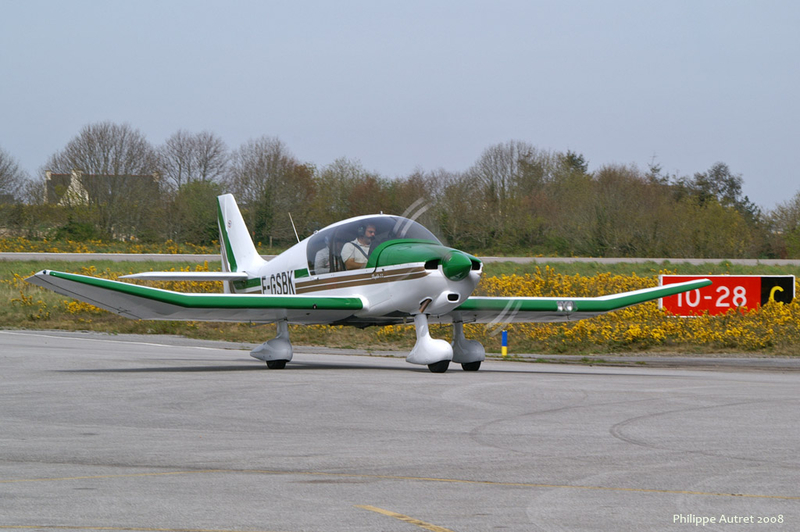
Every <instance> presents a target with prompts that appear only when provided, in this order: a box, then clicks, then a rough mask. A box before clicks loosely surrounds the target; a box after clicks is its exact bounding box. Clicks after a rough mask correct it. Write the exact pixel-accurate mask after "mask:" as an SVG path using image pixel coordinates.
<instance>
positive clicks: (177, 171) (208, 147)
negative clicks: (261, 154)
mask: <svg viewBox="0 0 800 532" xmlns="http://www.w3.org/2000/svg"><path fill="white" fill-rule="evenodd" d="M158 154H159V157H160V159H161V168H162V172H163V175H164V179H165V181H166V183H168V184H169V186H170V187H172V188H174V189H178V188H180V187H181V186H183V185H184V184H186V183H190V182H192V181H219V180H221V179H222V177H223V176H224V175H225V171H226V169H227V165H228V147H227V146H226V145H225V142H223V141H222V139H220V138H219V137H217V136H216V135H214V134H213V133H210V132H208V131H202V132H200V133H197V134H191V133H189V132H187V131H184V130H183V129H181V130H178V131H177V132H176V133H175V134H174V135H172V136H171V137H170V138H168V139H167V141H166V142H165V143H164V144H163V145H162V146H160V147H159V149H158Z"/></svg>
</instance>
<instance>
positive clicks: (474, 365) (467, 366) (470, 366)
mask: <svg viewBox="0 0 800 532" xmlns="http://www.w3.org/2000/svg"><path fill="white" fill-rule="evenodd" d="M480 367H481V361H480V360H478V361H477V362H466V363H464V364H461V368H462V369H463V370H464V371H478V370H479V369H480Z"/></svg>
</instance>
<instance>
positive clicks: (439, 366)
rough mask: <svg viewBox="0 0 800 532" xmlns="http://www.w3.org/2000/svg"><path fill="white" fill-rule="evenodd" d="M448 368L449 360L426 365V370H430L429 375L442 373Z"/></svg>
mask: <svg viewBox="0 0 800 532" xmlns="http://www.w3.org/2000/svg"><path fill="white" fill-rule="evenodd" d="M449 367H450V361H449V360H440V361H439V362H434V363H433V364H428V369H429V370H431V373H444V372H445V371H447V368H449Z"/></svg>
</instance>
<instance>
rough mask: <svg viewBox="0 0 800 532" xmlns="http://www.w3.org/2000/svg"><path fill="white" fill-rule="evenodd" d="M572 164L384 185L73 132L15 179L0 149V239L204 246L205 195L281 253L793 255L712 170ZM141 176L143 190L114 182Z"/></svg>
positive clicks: (522, 160)
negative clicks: (424, 235) (308, 246)
mask: <svg viewBox="0 0 800 532" xmlns="http://www.w3.org/2000/svg"><path fill="white" fill-rule="evenodd" d="M588 168H589V167H588V161H586V160H585V158H584V157H583V155H581V154H580V153H576V152H572V151H567V152H558V151H550V150H542V149H538V148H537V147H535V146H533V145H531V144H529V143H527V142H523V141H509V142H505V143H501V144H497V145H494V146H490V147H488V148H486V149H485V150H484V151H483V153H482V154H480V156H479V157H478V159H477V160H476V161H475V163H474V164H473V165H472V166H471V167H470V168H468V169H467V170H465V171H461V172H452V171H448V170H444V169H438V170H433V171H424V170H421V169H419V170H416V171H414V172H412V173H411V174H410V175H407V176H402V177H397V178H394V179H389V178H387V177H385V176H382V175H380V174H379V173H377V172H372V171H369V170H367V169H365V168H364V167H363V166H362V165H361V163H360V162H359V161H357V160H352V159H347V158H340V159H337V160H335V161H333V162H332V163H330V164H327V165H325V166H321V167H318V166H316V165H314V164H310V163H307V162H303V161H300V160H298V159H297V158H296V157H295V156H294V155H293V154H292V153H291V151H290V150H289V148H288V147H287V146H286V145H285V144H284V143H283V142H282V141H281V140H280V139H278V138H276V137H268V136H264V137H261V138H258V139H251V140H249V141H247V142H245V143H244V144H242V145H241V146H240V147H238V148H236V149H233V150H231V149H229V148H228V146H227V145H226V144H225V142H224V141H223V140H222V139H221V138H220V137H218V136H217V135H215V134H213V133H210V132H207V131H203V132H200V133H190V132H187V131H184V130H180V131H178V132H177V133H175V134H174V135H172V136H171V137H170V138H169V139H167V141H166V142H164V144H162V145H160V146H153V145H152V144H150V143H149V142H148V141H147V139H146V138H145V136H144V135H143V134H142V133H141V132H140V131H138V130H136V129H134V128H133V127H131V126H130V125H128V124H115V123H111V122H103V123H96V124H89V125H87V126H85V127H84V128H83V129H82V130H81V131H80V132H79V133H78V134H77V135H76V136H75V137H74V138H73V139H71V140H70V141H69V142H68V143H67V145H66V146H65V147H64V148H63V149H62V150H60V151H58V152H56V153H54V154H53V155H52V156H50V158H49V159H48V160H47V161H46V163H45V165H44V166H43V170H42V175H41V176H36V177H33V178H32V177H30V176H28V175H27V174H26V173H25V172H24V171H23V170H21V169H20V167H19V165H18V164H17V163H16V161H15V160H14V159H13V157H12V156H11V155H10V154H8V153H7V152H5V151H3V150H2V148H1V147H0V226H2V229H1V230H2V231H3V232H4V233H5V234H8V235H15V236H27V237H29V238H41V237H48V238H63V239H73V240H81V239H101V240H102V239H114V238H118V239H120V238H121V239H136V240H140V241H145V242H154V241H164V240H168V239H170V240H173V241H176V242H189V243H194V244H209V243H211V242H212V241H214V240H216V239H217V238H218V235H217V228H216V202H215V198H216V196H217V195H218V194H222V193H226V192H231V193H233V194H234V195H235V196H236V198H237V200H238V201H239V203H240V206H241V207H242V210H243V214H244V215H245V219H246V221H247V223H248V227H249V228H250V230H251V231H252V233H253V237H254V239H255V240H256V241H257V242H262V243H264V244H266V243H268V242H269V243H271V244H274V245H276V246H289V245H291V244H292V243H294V242H295V233H294V228H293V227H292V221H291V220H290V217H289V214H290V213H291V218H292V219H293V221H294V224H295V226H296V228H297V231H298V232H299V233H300V236H301V237H303V236H308V235H309V234H311V233H313V231H314V230H317V229H320V228H322V227H324V226H326V225H328V224H331V223H333V222H336V221H339V220H342V219H344V218H348V217H351V216H356V215H360V214H373V213H378V212H385V213H391V214H403V215H405V216H408V217H413V218H415V219H418V221H420V222H421V223H423V225H425V226H426V227H428V228H429V229H431V230H432V231H434V232H435V233H436V234H437V235H438V236H440V237H441V238H442V240H443V241H445V242H446V243H448V244H449V245H451V246H454V247H459V248H463V249H466V250H471V251H475V252H480V253H483V254H506V255H510V254H524V255H561V256H572V255H575V256H593V257H664V258H684V257H698V258H747V257H751V258H786V257H790V258H797V257H800V192H798V193H797V194H795V196H794V197H793V198H791V199H789V200H787V201H786V202H784V203H781V204H779V205H778V206H776V207H775V208H774V209H773V210H769V211H766V212H764V211H762V210H761V209H759V208H758V207H757V206H755V205H754V204H753V203H752V202H751V201H750V200H749V199H748V198H747V197H746V196H745V195H744V194H743V193H742V185H743V183H744V180H743V177H742V176H741V175H739V174H736V173H734V172H733V171H732V170H731V169H730V168H729V167H728V165H726V164H725V163H722V162H719V163H716V164H714V165H713V166H712V167H711V168H709V169H707V170H705V171H702V172H697V173H695V174H693V175H692V176H680V175H669V174H667V173H665V172H664V171H663V170H662V168H661V167H660V166H658V165H657V164H655V163H653V164H650V165H649V166H648V168H647V169H640V168H638V167H636V166H635V165H626V164H607V165H604V166H602V167H600V168H598V169H597V170H595V171H591V172H590V171H589V169H588ZM45 170H49V171H51V172H53V173H61V174H69V173H71V172H72V171H73V170H79V171H81V172H82V173H83V174H84V175H104V176H119V178H109V179H105V180H103V181H102V182H101V183H100V184H99V185H98V184H97V183H95V184H94V186H95V189H93V190H94V193H93V194H92V195H91V197H90V198H89V199H88V200H86V199H83V200H80V201H78V200H70V198H68V197H67V198H66V199H65V200H64V199H62V201H61V202H60V203H59V204H54V203H52V202H48V198H47V189H46V182H45V178H44V171H45ZM131 175H138V176H148V175H152V176H156V177H154V179H153V181H152V183H150V184H147V182H146V180H144V181H143V180H141V179H126V178H125V177H124V176H131Z"/></svg>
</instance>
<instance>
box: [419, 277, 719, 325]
mask: <svg viewBox="0 0 800 532" xmlns="http://www.w3.org/2000/svg"><path fill="white" fill-rule="evenodd" d="M710 284H711V281H710V280H708V279H698V280H694V281H687V282H685V283H675V284H670V285H667V286H656V287H653V288H643V289H641V290H634V291H632V292H623V293H620V294H612V295H608V296H601V297H470V298H469V299H467V300H466V301H465V302H464V303H462V304H461V305H459V306H458V307H456V308H455V310H453V311H452V312H450V313H449V314H446V315H442V316H431V321H434V322H439V323H450V322H453V321H463V322H464V323H536V322H540V323H543V322H564V321H577V320H582V319H585V318H592V317H594V316H598V315H600V314H605V313H606V312H611V311H612V310H619V309H621V308H625V307H630V306H631V305H638V304H639V303H645V302H647V301H652V300H655V299H659V298H661V297H667V296H672V295H675V294H679V293H682V292H688V291H689V290H694V289H696V288H702V287H704V286H708V285H710Z"/></svg>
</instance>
